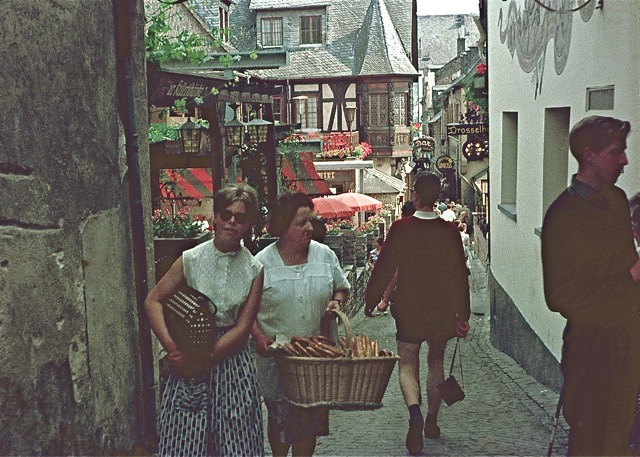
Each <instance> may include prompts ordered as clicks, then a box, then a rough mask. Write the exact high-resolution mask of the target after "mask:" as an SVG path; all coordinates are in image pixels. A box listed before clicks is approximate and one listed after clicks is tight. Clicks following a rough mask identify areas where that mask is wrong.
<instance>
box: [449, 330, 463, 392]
mask: <svg viewBox="0 0 640 457" xmlns="http://www.w3.org/2000/svg"><path fill="white" fill-rule="evenodd" d="M459 346H460V338H456V347H455V348H454V349H453V357H452V358H451V367H449V376H451V374H452V373H453V364H454V362H455V361H456V354H457V353H458V347H459ZM458 358H459V359H460V381H462V388H464V372H463V371H462V349H460V357H458Z"/></svg>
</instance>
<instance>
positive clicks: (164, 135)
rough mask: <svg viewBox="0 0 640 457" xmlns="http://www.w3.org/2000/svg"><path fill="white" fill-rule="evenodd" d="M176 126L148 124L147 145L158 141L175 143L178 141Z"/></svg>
mask: <svg viewBox="0 0 640 457" xmlns="http://www.w3.org/2000/svg"><path fill="white" fill-rule="evenodd" d="M176 129H177V126H174V125H166V124H155V123H154V124H149V143H158V142H159V141H175V140H177V139H178V136H179V135H178V130H176Z"/></svg>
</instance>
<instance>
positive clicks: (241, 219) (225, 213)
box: [220, 209, 249, 225]
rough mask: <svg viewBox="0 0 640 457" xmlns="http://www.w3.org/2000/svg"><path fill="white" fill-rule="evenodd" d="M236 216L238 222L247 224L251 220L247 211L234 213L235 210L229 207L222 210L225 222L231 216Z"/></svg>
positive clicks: (221, 216) (222, 217) (221, 213)
mask: <svg viewBox="0 0 640 457" xmlns="http://www.w3.org/2000/svg"><path fill="white" fill-rule="evenodd" d="M232 217H233V218H234V219H235V221H236V223H237V224H241V225H242V224H246V223H247V222H249V215H248V214H247V213H234V212H233V211H229V210H228V209H223V210H222V211H220V219H222V220H223V221H224V222H229V221H230V220H231V218H232Z"/></svg>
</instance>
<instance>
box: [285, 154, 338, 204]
mask: <svg viewBox="0 0 640 457" xmlns="http://www.w3.org/2000/svg"><path fill="white" fill-rule="evenodd" d="M297 168H298V173H297V174H296V172H295V171H294V170H293V167H292V166H291V164H290V163H289V161H288V160H287V159H286V158H284V159H283V160H282V169H281V170H280V174H281V176H282V179H283V180H284V183H285V186H286V187H288V188H290V189H292V190H295V191H298V192H303V193H305V194H307V195H309V196H310V197H318V196H321V195H333V192H331V190H329V185H328V184H327V182H326V181H325V180H324V179H322V178H321V177H320V176H319V175H318V172H317V171H316V167H315V166H314V165H313V152H301V153H300V156H299V162H298V167H297Z"/></svg>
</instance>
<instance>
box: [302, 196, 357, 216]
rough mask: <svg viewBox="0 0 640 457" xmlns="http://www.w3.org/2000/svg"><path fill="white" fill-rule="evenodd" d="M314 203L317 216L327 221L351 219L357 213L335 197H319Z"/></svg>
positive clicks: (314, 199)
mask: <svg viewBox="0 0 640 457" xmlns="http://www.w3.org/2000/svg"><path fill="white" fill-rule="evenodd" d="M312 201H313V208H314V211H315V212H316V214H318V215H319V216H322V217H324V218H326V219H334V218H337V217H351V216H353V215H354V214H355V213H356V212H355V210H353V209H351V208H350V207H349V206H348V205H346V204H344V203H342V202H341V201H340V200H337V199H336V198H335V197H317V198H313V199H312Z"/></svg>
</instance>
